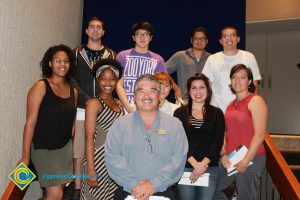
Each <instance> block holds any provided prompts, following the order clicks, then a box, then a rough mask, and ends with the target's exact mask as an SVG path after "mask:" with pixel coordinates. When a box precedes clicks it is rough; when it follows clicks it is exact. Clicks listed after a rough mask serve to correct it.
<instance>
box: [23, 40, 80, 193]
mask: <svg viewBox="0 0 300 200" xmlns="http://www.w3.org/2000/svg"><path fill="white" fill-rule="evenodd" d="M40 66H41V68H42V77H43V79H42V80H39V81H37V82H36V83H35V84H34V85H33V86H32V88H31V89H30V90H29V92H28V97H27V115H26V116H27V117H26V124H25V127H24V133H23V134H24V136H23V153H22V159H21V162H23V163H24V164H26V165H28V164H29V161H30V160H32V163H33V165H34V167H35V168H36V171H37V176H38V179H39V182H40V185H41V187H44V188H45V189H46V199H62V198H63V189H64V185H65V183H67V182H71V181H72V179H73V177H72V176H71V174H72V172H73V156H72V134H73V131H74V129H73V126H74V124H73V123H74V117H75V114H76V104H77V96H78V93H77V90H76V89H74V87H72V86H71V85H70V84H69V80H70V77H71V76H72V74H73V71H74V66H75V59H74V56H73V53H72V50H71V49H70V48H69V47H68V46H66V45H57V46H53V47H50V48H49V49H48V50H47V51H46V53H45V55H44V57H43V59H42V61H41V62H40Z"/></svg>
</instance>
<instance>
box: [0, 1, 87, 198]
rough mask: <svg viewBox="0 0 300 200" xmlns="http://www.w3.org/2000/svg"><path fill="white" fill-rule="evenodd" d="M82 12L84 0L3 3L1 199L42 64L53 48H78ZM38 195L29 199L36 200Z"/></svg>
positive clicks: (0, 21)
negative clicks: (44, 56)
mask: <svg viewBox="0 0 300 200" xmlns="http://www.w3.org/2000/svg"><path fill="white" fill-rule="evenodd" d="M82 10H83V0H26V1H19V0H1V1H0V30H1V32H0V100H1V104H0V111H1V113H0V137H1V139H0V166H1V172H0V196H2V194H3V192H4V190H5V188H6V186H7V184H8V182H9V180H8V178H7V175H8V174H9V173H10V172H11V171H12V170H13V168H14V167H15V166H16V163H17V162H18V161H19V159H20V158H21V147H22V134H23V126H24V122H25V106H26V96H27V92H28V89H29V88H30V87H31V86H32V84H33V83H34V82H35V81H36V80H38V79H39V78H40V73H41V72H40V68H39V61H40V60H41V58H42V56H43V54H44V52H45V51H46V49H47V48H48V47H49V46H52V45H54V44H60V43H64V44H67V45H69V46H71V47H72V48H74V47H75V46H76V45H78V44H79V42H80V37H81V34H80V33H81V31H80V30H81V21H82ZM34 187H36V188H37V185H36V186H33V187H31V188H30V190H32V188H34ZM31 193H32V194H31ZM34 193H35V192H30V191H29V193H28V194H27V198H28V199H37V197H38V196H35V195H36V194H34Z"/></svg>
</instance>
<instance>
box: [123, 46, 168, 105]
mask: <svg viewBox="0 0 300 200" xmlns="http://www.w3.org/2000/svg"><path fill="white" fill-rule="evenodd" d="M117 60H118V61H119V62H120V63H121V65H122V66H123V70H124V74H123V76H124V88H125V91H126V95H127V98H128V101H129V103H134V84H135V81H136V80H137V79H138V78H139V77H140V76H141V75H143V74H152V75H153V74H155V73H156V72H167V69H166V67H165V63H164V60H163V58H162V57H161V56H159V55H158V54H156V53H153V52H151V51H148V52H147V53H138V52H136V51H135V50H134V49H128V50H125V51H122V52H120V53H119V54H118V55H117Z"/></svg>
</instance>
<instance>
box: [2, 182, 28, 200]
mask: <svg viewBox="0 0 300 200" xmlns="http://www.w3.org/2000/svg"><path fill="white" fill-rule="evenodd" d="M27 188H28V187H26V188H24V190H20V188H18V186H16V185H15V183H14V182H12V181H10V183H9V184H8V186H7V188H6V190H5V192H4V194H3V195H2V197H1V200H19V199H23V198H24V196H25V193H26V191H27Z"/></svg>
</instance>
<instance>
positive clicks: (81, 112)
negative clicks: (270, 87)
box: [76, 108, 85, 121]
mask: <svg viewBox="0 0 300 200" xmlns="http://www.w3.org/2000/svg"><path fill="white" fill-rule="evenodd" d="M84 119H85V109H82V108H77V113H76V120H81V121H84Z"/></svg>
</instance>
